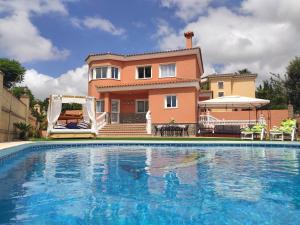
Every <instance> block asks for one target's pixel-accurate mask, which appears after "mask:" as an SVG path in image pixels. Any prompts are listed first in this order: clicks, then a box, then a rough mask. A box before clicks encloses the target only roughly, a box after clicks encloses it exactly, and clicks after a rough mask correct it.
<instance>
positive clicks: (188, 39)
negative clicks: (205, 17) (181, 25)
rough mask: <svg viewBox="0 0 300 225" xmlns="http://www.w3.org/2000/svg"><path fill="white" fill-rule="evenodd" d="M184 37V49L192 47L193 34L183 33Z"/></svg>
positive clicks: (191, 32) (190, 32) (189, 32)
mask: <svg viewBox="0 0 300 225" xmlns="http://www.w3.org/2000/svg"><path fill="white" fill-rule="evenodd" d="M184 36H185V47H186V48H192V47H193V40H192V38H193V37H194V32H193V31H187V32H185V33H184Z"/></svg>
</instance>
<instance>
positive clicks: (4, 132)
mask: <svg viewBox="0 0 300 225" xmlns="http://www.w3.org/2000/svg"><path fill="white" fill-rule="evenodd" d="M17 122H26V123H30V124H31V125H32V126H35V118H34V117H33V116H32V115H31V112H30V108H29V97H27V96H23V97H21V99H18V98H16V97H15V96H14V95H13V94H12V93H10V92H9V90H7V89H6V88H5V87H3V73H2V72H1V71H0V142H5V141H12V140H14V139H16V138H17V130H16V128H15V126H14V123H17Z"/></svg>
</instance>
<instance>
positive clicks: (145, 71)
mask: <svg viewBox="0 0 300 225" xmlns="http://www.w3.org/2000/svg"><path fill="white" fill-rule="evenodd" d="M151 77H152V68H151V66H138V67H137V74H136V78H137V79H150V78H151Z"/></svg>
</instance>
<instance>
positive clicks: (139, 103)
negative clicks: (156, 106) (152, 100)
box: [135, 99, 149, 113]
mask: <svg viewBox="0 0 300 225" xmlns="http://www.w3.org/2000/svg"><path fill="white" fill-rule="evenodd" d="M148 109H149V102H148V100H146V99H139V100H136V101H135V111H136V113H146V112H148Z"/></svg>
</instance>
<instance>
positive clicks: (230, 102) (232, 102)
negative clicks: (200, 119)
mask: <svg viewBox="0 0 300 225" xmlns="http://www.w3.org/2000/svg"><path fill="white" fill-rule="evenodd" d="M269 103H270V100H266V99H260V98H249V97H244V96H238V95H236V96H223V97H219V98H214V99H209V100H205V101H200V102H198V104H199V106H200V107H201V108H221V109H225V108H240V109H254V108H260V107H262V106H264V105H267V104H269Z"/></svg>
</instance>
